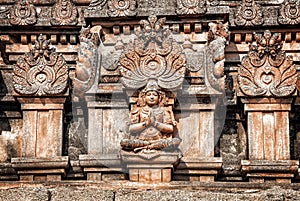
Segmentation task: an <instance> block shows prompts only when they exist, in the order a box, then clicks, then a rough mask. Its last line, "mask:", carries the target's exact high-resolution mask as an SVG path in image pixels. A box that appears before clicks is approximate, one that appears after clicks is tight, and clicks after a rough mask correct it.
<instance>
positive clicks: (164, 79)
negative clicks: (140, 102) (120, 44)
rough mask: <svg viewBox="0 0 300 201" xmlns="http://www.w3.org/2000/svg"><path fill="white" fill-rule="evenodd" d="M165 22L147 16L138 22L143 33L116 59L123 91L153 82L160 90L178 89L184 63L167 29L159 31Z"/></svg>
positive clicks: (184, 60)
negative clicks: (152, 80) (155, 81)
mask: <svg viewBox="0 0 300 201" xmlns="http://www.w3.org/2000/svg"><path fill="white" fill-rule="evenodd" d="M164 22H165V18H161V19H159V20H157V18H156V16H150V17H149V20H148V21H146V20H142V21H141V22H140V24H141V25H142V27H143V30H141V31H139V32H137V33H136V37H135V39H134V41H132V42H130V43H129V44H128V46H126V48H125V50H124V52H123V53H122V55H121V56H120V60H119V63H120V68H119V69H120V73H121V76H122V78H121V81H122V83H123V85H124V86H125V87H126V88H131V89H139V88H142V87H145V86H146V84H147V83H148V80H150V79H152V78H155V79H157V83H158V86H159V87H160V88H164V89H170V90H171V89H176V88H178V87H181V84H182V82H183V79H184V76H185V71H186V68H185V65H186V64H185V63H186V59H185V56H184V54H183V53H182V49H181V47H180V45H179V44H178V43H176V42H175V41H174V40H173V38H172V35H171V31H170V30H169V29H162V25H163V23H164Z"/></svg>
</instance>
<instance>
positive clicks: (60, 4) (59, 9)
mask: <svg viewBox="0 0 300 201" xmlns="http://www.w3.org/2000/svg"><path fill="white" fill-rule="evenodd" d="M51 17H52V18H51V20H50V22H51V24H52V25H76V24H77V23H78V18H77V17H78V11H77V8H76V6H75V5H74V3H72V2H71V1H70V0H58V1H57V3H56V4H55V5H54V6H53V7H52V9H51Z"/></svg>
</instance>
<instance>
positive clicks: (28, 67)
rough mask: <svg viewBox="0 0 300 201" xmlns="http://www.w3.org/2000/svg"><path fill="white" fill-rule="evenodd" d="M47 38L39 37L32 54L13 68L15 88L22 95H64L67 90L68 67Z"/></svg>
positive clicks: (22, 57) (24, 57)
mask: <svg viewBox="0 0 300 201" xmlns="http://www.w3.org/2000/svg"><path fill="white" fill-rule="evenodd" d="M45 38H46V37H45V36H43V35H39V37H38V39H37V41H35V44H34V46H33V48H32V49H31V50H30V52H29V53H26V54H25V55H24V56H21V57H20V58H19V59H18V60H17V64H15V65H14V66H13V87H14V90H15V92H16V93H18V94H20V95H36V96H49V95H62V94H63V93H64V92H65V91H66V89H67V86H68V78H69V73H68V70H69V69H68V65H67V63H66V61H65V60H64V58H63V56H62V55H61V54H58V53H57V52H56V51H55V49H54V48H53V47H51V44H50V40H46V39H45Z"/></svg>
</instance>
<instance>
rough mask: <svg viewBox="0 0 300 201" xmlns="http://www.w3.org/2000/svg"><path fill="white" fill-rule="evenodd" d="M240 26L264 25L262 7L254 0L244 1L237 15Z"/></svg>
mask: <svg viewBox="0 0 300 201" xmlns="http://www.w3.org/2000/svg"><path fill="white" fill-rule="evenodd" d="M235 17H236V18H235V20H234V22H235V24H236V25H238V26H258V25H262V24H263V23H264V19H263V14H262V9H261V6H260V5H258V4H256V3H255V2H254V0H243V3H242V4H241V5H240V7H239V8H238V11H237V13H236V15H235Z"/></svg>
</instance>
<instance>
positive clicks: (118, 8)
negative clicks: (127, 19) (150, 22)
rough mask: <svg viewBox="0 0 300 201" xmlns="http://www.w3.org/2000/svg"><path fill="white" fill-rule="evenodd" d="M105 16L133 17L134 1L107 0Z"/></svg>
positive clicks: (134, 11)
mask: <svg viewBox="0 0 300 201" xmlns="http://www.w3.org/2000/svg"><path fill="white" fill-rule="evenodd" d="M107 6H108V11H107V15H108V16H110V17H121V16H135V15H136V14H137V11H136V0H108V2H107Z"/></svg>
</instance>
